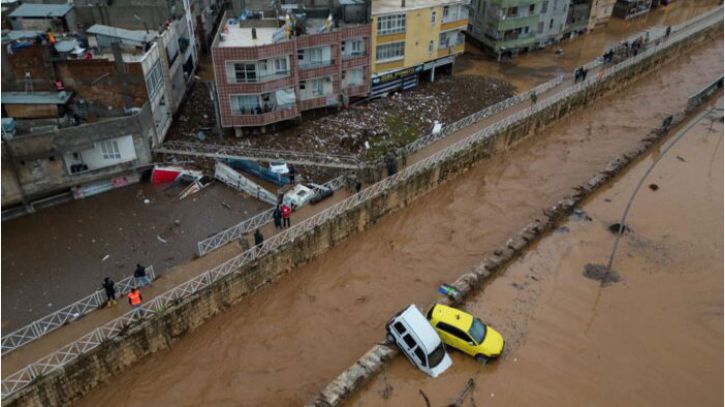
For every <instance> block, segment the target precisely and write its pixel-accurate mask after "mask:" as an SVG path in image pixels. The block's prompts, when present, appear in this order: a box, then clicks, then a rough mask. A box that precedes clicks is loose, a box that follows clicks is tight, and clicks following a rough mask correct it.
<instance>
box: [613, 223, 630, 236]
mask: <svg viewBox="0 0 725 407" xmlns="http://www.w3.org/2000/svg"><path fill="white" fill-rule="evenodd" d="M609 231H610V232H612V233H614V234H615V235H616V234H625V233H629V232H631V231H632V229H630V227H629V226H627V225H622V224H620V223H613V224H611V225H610V226H609Z"/></svg>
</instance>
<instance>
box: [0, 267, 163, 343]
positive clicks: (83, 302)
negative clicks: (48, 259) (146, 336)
mask: <svg viewBox="0 0 725 407" xmlns="http://www.w3.org/2000/svg"><path fill="white" fill-rule="evenodd" d="M146 275H147V276H148V277H149V279H150V280H154V279H156V273H155V272H154V268H153V267H152V266H149V267H147V268H146ZM135 286H136V280H135V277H133V276H131V277H126V278H124V279H123V280H121V281H119V282H118V283H116V290H117V291H118V292H120V293H121V295H123V294H126V293H128V292H129V291H131V288H133V287H135ZM105 303H106V293H105V291H104V290H98V291H96V292H94V293H93V294H91V295H89V296H87V297H85V298H82V299H80V300H78V301H76V302H74V303H72V304H70V305H66V306H65V307H63V308H61V309H59V310H57V311H55V312H53V313H51V314H48V315H46V316H44V317H42V318H40V319H38V320H36V321H33V322H31V323H29V324H27V325H25V326H23V327H22V328H19V329H16V330H15V331H13V332H10V333H9V334H7V335H5V336H3V337H2V354H3V355H5V354H7V353H9V352H11V351H13V350H15V349H17V348H19V347H21V346H23V345H26V344H28V343H30V342H32V341H34V340H36V339H38V338H40V337H42V336H44V335H47V334H49V333H51V332H53V331H55V330H56V329H58V328H60V327H62V326H63V325H65V324H68V323H70V322H73V321H75V320H77V319H79V318H82V317H83V316H84V315H86V314H88V313H89V312H92V311H94V310H96V309H98V308H100V307H101V306H102V305H103V304H105Z"/></svg>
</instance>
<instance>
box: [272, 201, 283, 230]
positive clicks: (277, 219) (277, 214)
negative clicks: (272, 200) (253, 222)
mask: <svg viewBox="0 0 725 407" xmlns="http://www.w3.org/2000/svg"><path fill="white" fill-rule="evenodd" d="M272 219H274V228H275V229H276V230H279V229H282V210H281V209H279V205H277V207H276V208H274V212H272Z"/></svg>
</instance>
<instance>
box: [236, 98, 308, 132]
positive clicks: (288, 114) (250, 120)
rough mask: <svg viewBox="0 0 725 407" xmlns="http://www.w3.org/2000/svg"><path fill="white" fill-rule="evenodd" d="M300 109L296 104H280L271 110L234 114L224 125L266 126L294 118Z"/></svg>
mask: <svg viewBox="0 0 725 407" xmlns="http://www.w3.org/2000/svg"><path fill="white" fill-rule="evenodd" d="M299 114H300V113H299V110H298V109H297V105H295V104H292V103H291V104H287V105H279V106H277V108H276V109H274V110H272V111H270V112H264V111H262V112H261V113H256V112H255V113H247V114H234V115H232V117H230V118H229V120H228V122H227V121H225V123H224V127H231V126H240V127H244V126H266V125H268V124H272V123H276V122H281V121H283V120H289V119H293V118H295V117H297V116H299Z"/></svg>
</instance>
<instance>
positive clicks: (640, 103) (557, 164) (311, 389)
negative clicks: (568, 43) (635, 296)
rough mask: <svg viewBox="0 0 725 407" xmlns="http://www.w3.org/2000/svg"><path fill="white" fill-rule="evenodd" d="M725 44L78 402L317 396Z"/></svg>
mask: <svg viewBox="0 0 725 407" xmlns="http://www.w3.org/2000/svg"><path fill="white" fill-rule="evenodd" d="M722 49H723V42H722V40H721V39H717V40H714V41H713V42H712V43H711V44H708V45H707V46H706V47H704V48H700V49H695V50H693V53H692V54H691V55H690V56H684V57H683V58H680V59H678V60H676V61H674V62H673V63H671V64H669V65H666V66H663V67H661V69H659V70H658V71H656V72H654V73H652V74H651V75H648V76H647V77H646V78H644V79H642V80H641V81H639V82H638V83H636V84H633V85H631V86H629V87H628V88H627V90H626V91H620V92H618V93H617V94H612V95H609V96H607V97H605V98H603V99H601V100H599V101H598V102H597V103H596V104H595V105H594V106H592V107H590V108H589V109H586V110H583V111H580V112H577V113H575V114H574V115H572V116H570V117H569V118H567V119H566V120H562V121H561V122H559V123H557V124H556V125H554V126H552V127H550V128H549V129H547V130H546V131H545V132H544V133H543V134H541V135H540V136H537V137H536V138H535V139H533V140H529V141H526V142H524V143H522V144H520V145H518V146H517V147H516V148H514V149H512V150H511V151H509V152H508V153H506V154H502V155H499V156H496V157H494V158H492V159H490V160H488V161H485V162H482V163H480V164H479V165H477V166H475V167H474V168H473V169H471V170H470V171H468V172H467V173H466V174H464V175H462V176H460V177H458V178H456V179H455V180H452V181H451V182H448V183H446V184H444V185H442V186H441V187H440V188H438V189H437V190H435V191H433V192H432V193H430V194H428V195H427V196H425V197H423V198H421V199H419V200H418V201H416V202H414V203H413V204H412V205H411V206H409V207H408V208H406V209H405V210H403V211H401V212H399V213H396V214H394V215H391V216H389V217H386V218H384V219H383V220H381V221H380V222H378V223H377V224H376V225H375V226H373V227H371V228H370V230H368V231H366V232H365V233H363V234H361V235H359V236H356V237H354V238H352V239H350V240H348V241H346V242H344V243H343V244H340V245H339V246H337V247H335V248H333V249H331V250H330V251H329V252H328V253H327V254H325V255H324V256H322V257H321V258H319V259H317V260H315V261H313V262H311V263H309V264H307V265H305V266H302V267H299V268H297V269H295V270H293V271H292V272H291V273H290V274H289V275H288V276H286V277H285V278H283V279H282V280H281V281H279V282H277V283H275V284H273V285H271V286H268V287H266V288H264V289H261V290H260V291H258V292H257V293H255V294H254V295H251V296H250V297H249V298H247V299H245V300H244V301H242V302H241V303H240V304H238V305H236V306H234V307H232V308H231V309H229V310H228V311H227V312H225V313H223V314H221V315H219V316H217V317H215V318H214V319H212V320H211V321H209V322H208V323H206V324H205V325H204V326H203V327H201V328H199V329H198V330H197V331H195V332H193V333H191V334H189V335H187V336H185V337H184V338H182V339H181V340H179V341H178V342H177V343H175V344H174V345H173V346H172V347H171V349H169V350H167V351H163V352H159V353H157V354H154V355H151V356H150V357H148V358H146V359H145V360H143V361H142V362H140V363H138V364H136V365H135V366H133V367H130V368H129V369H127V370H126V371H125V372H123V373H122V374H120V375H118V376H117V377H114V378H113V379H112V380H111V381H110V383H107V384H105V385H102V386H99V387H98V388H96V389H95V390H94V391H93V392H92V393H91V394H89V395H88V396H87V397H86V398H85V399H83V400H81V401H80V402H79V403H78V405H81V406H100V405H111V404H113V405H124V406H143V405H174V406H199V405H215V406H239V405H248V406H253V405H255V406H256V405H299V404H302V403H304V402H306V401H309V400H310V399H311V398H312V397H313V396H314V395H315V394H316V393H317V392H318V391H319V390H320V389H321V388H322V387H323V386H324V385H325V384H327V382H328V381H329V380H331V379H332V378H333V377H335V376H336V375H337V374H338V373H340V372H341V371H342V370H343V369H345V368H347V367H348V366H349V365H351V364H352V363H353V362H354V361H355V360H356V359H357V358H358V357H360V356H361V355H362V354H363V353H364V352H365V351H367V349H369V347H370V346H371V344H373V343H375V342H376V341H378V340H382V338H383V332H384V331H383V326H384V323H385V322H386V321H387V319H388V318H389V317H390V316H391V315H392V314H393V313H394V312H396V311H398V310H399V309H401V308H402V307H403V306H405V305H406V304H409V303H411V302H427V301H429V300H430V299H431V298H432V297H433V296H434V295H435V290H436V287H437V286H438V285H439V284H440V283H443V282H449V281H451V280H453V279H455V278H456V277H457V276H458V275H460V274H461V273H462V272H464V271H465V270H466V269H467V268H469V267H471V266H473V265H474V264H476V263H478V262H479V261H481V259H482V257H483V256H484V255H485V254H487V253H488V252H490V251H491V250H493V248H494V247H497V246H498V245H500V244H502V243H503V242H505V241H506V239H508V237H509V236H511V235H512V234H513V233H514V232H516V231H518V230H519V229H520V228H521V227H522V226H524V225H525V224H526V223H528V222H529V221H530V220H532V219H533V218H534V217H537V216H540V214H541V209H542V208H544V207H547V206H549V205H551V204H553V203H554V202H555V201H556V200H557V199H559V198H560V197H561V196H563V195H564V194H565V193H567V192H568V191H569V189H570V188H571V187H573V186H574V185H576V184H578V183H580V182H582V181H584V180H585V179H587V178H588V177H589V176H590V175H591V174H592V173H594V172H595V171H597V170H599V169H601V168H603V166H604V165H605V164H606V163H607V162H608V161H609V160H610V159H612V158H613V157H615V156H617V155H618V154H621V153H623V152H625V151H628V150H629V149H631V148H632V146H633V145H634V144H635V143H636V142H637V141H638V140H639V139H640V138H641V137H642V136H644V135H645V134H647V132H649V130H650V129H652V128H654V127H655V126H658V125H659V124H660V123H661V122H662V120H663V119H664V118H665V117H666V116H668V115H669V114H670V113H671V112H674V111H676V110H679V109H681V108H682V106H684V104H685V102H686V99H687V97H688V96H689V95H690V94H692V93H694V92H696V91H698V90H699V89H701V88H702V87H703V86H705V85H706V84H707V83H709V82H710V81H712V80H713V79H715V78H717V77H719V76H720V75H721V74H722V65H721V63H722V58H723V53H722ZM655 101H656V102H657V103H654V102H655ZM582 278H583V277H582ZM624 278H625V280H626V279H627V278H628V277H627V276H626V275H625V276H624ZM412 377H414V378H416V377H417V376H415V375H413V376H412Z"/></svg>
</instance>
